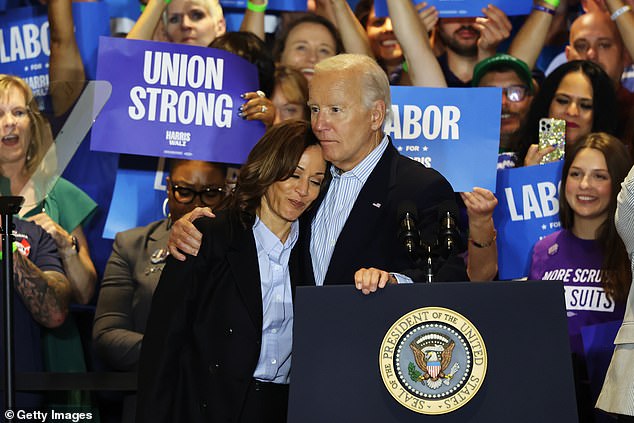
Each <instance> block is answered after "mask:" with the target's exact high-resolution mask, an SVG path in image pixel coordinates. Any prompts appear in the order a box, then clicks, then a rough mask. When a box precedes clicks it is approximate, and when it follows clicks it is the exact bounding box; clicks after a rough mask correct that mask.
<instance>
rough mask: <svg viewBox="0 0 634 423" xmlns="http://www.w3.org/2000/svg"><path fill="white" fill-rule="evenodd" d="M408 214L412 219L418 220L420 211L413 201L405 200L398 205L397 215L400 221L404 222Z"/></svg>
mask: <svg viewBox="0 0 634 423" xmlns="http://www.w3.org/2000/svg"><path fill="white" fill-rule="evenodd" d="M407 213H409V214H410V217H412V218H413V219H415V220H418V209H417V208H416V204H414V202H413V201H411V200H403V201H401V202H400V203H398V209H397V213H396V217H397V218H398V221H399V222H400V221H401V220H403V218H404V217H405V215H406V214H407Z"/></svg>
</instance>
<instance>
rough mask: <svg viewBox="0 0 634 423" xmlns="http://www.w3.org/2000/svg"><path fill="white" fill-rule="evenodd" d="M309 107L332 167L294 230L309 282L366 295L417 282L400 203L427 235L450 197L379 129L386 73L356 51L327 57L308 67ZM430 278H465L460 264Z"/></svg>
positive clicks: (442, 183)
mask: <svg viewBox="0 0 634 423" xmlns="http://www.w3.org/2000/svg"><path fill="white" fill-rule="evenodd" d="M308 105H309V108H310V111H311V125H312V128H313V132H314V133H315V135H316V136H317V138H318V139H319V141H320V144H321V146H322V149H323V153H324V157H325V158H326V160H328V161H330V162H331V164H332V165H331V168H330V172H331V175H332V180H331V182H330V185H329V187H328V190H327V192H326V194H325V195H324V196H323V198H321V202H320V204H319V206H318V207H316V208H314V209H313V212H312V214H311V215H309V216H307V218H306V219H303V226H302V228H303V229H304V230H303V231H300V233H301V234H302V239H301V244H300V248H299V251H300V253H303V258H304V260H303V262H304V271H305V275H307V276H308V284H311V283H312V282H314V283H315V284H317V285H323V284H333V283H334V284H336V283H350V282H352V281H353V280H354V282H355V285H356V286H357V288H358V289H360V290H362V291H363V292H364V293H366V294H367V293H369V292H373V291H375V290H376V289H377V288H383V287H384V286H385V285H386V284H387V283H388V282H390V283H397V281H398V282H407V281H412V280H414V281H420V280H423V279H424V270H423V269H420V268H416V266H415V265H414V263H413V262H412V260H411V259H410V258H409V256H408V253H407V250H406V248H405V247H404V246H403V245H402V243H401V242H400V241H399V239H398V232H399V217H400V216H398V210H399V207H401V205H402V204H403V203H404V202H411V203H413V204H414V205H415V207H416V209H417V213H418V216H419V222H418V226H419V229H420V231H421V233H426V232H428V231H429V229H432V228H437V227H438V206H439V205H440V204H441V203H443V202H445V201H447V202H453V201H454V199H455V197H454V192H453V190H452V188H451V185H449V183H448V182H447V180H446V179H445V178H444V177H443V176H442V175H440V173H438V172H436V171H435V170H433V169H429V168H426V167H424V166H423V165H421V164H420V163H417V162H415V161H413V160H410V159H408V158H406V157H404V156H402V155H400V154H399V153H398V152H397V150H396V149H395V148H394V146H393V145H392V142H391V140H390V138H389V137H388V136H387V135H385V134H384V132H383V126H384V124H385V122H386V120H387V119H389V118H390V116H391V99H390V87H389V82H388V79H387V76H386V75H385V72H384V71H383V70H382V69H381V68H380V67H379V66H378V65H377V64H376V62H375V61H374V60H372V59H370V58H368V57H365V56H361V55H352V54H344V55H338V56H335V57H331V58H329V59H326V60H324V61H322V62H320V63H319V64H317V66H315V74H314V76H313V78H312V80H311V82H310V90H309V100H308ZM302 247H303V248H302ZM310 276H312V277H313V278H312V279H313V280H312V281H311V280H310V279H311V278H310ZM436 279H437V280H466V279H467V275H466V271H465V268H464V262H463V261H462V260H461V259H459V258H457V257H455V256H454V257H450V258H449V259H448V260H447V261H446V262H443V263H440V266H439V269H438V271H437V275H436Z"/></svg>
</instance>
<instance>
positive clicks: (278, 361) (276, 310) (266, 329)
mask: <svg viewBox="0 0 634 423" xmlns="http://www.w3.org/2000/svg"><path fill="white" fill-rule="evenodd" d="M298 234H299V224H298V222H297V221H295V222H293V223H292V224H291V232H290V234H289V235H288V238H287V239H286V242H285V243H284V244H282V242H281V241H280V239H279V238H278V237H277V236H275V234H273V232H271V230H270V229H269V228H268V227H267V226H266V225H265V224H264V223H263V222H262V221H261V220H260V218H259V217H257V216H256V218H255V223H254V225H253V236H254V237H255V246H256V248H257V252H258V264H259V268H260V286H261V288H262V312H263V318H262V346H261V348H260V359H259V360H258V365H257V367H256V368H255V372H254V373H253V377H254V378H255V379H257V380H261V381H264V382H273V383H289V381H290V375H289V373H290V369H291V348H292V345H293V297H292V293H291V276H290V273H289V270H288V259H289V257H290V255H291V249H292V248H293V246H294V245H295V242H297V238H298Z"/></svg>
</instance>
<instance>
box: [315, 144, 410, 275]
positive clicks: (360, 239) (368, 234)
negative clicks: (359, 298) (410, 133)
mask: <svg viewBox="0 0 634 423" xmlns="http://www.w3.org/2000/svg"><path fill="white" fill-rule="evenodd" d="M389 142H390V143H389V144H388V146H387V149H386V150H385V152H384V153H383V155H382V156H381V159H380V160H379V162H378V163H377V165H376V167H375V168H374V169H373V170H372V173H371V174H370V176H369V177H368V180H367V181H366V183H365V184H364V185H363V188H361V191H360V192H359V196H358V197H357V200H356V201H355V203H354V206H353V207H352V210H351V211H350V216H348V219H347V220H346V223H345V224H344V226H343V229H342V230H341V234H339V238H337V245H336V246H335V250H334V251H333V254H332V258H331V259H330V265H329V266H328V272H327V273H326V278H325V281H331V282H351V281H340V280H338V279H340V278H341V277H342V276H340V275H339V272H340V269H341V268H342V267H345V263H346V262H347V261H349V257H351V256H354V255H358V254H359V251H360V250H363V248H364V246H365V245H367V244H369V243H370V241H371V240H372V238H373V236H374V231H373V229H372V228H374V227H376V225H378V224H379V223H380V222H381V221H382V219H390V218H391V217H390V216H386V215H385V214H386V212H387V210H388V206H387V201H388V198H389V191H390V189H391V187H392V185H393V181H394V166H393V162H394V160H396V159H397V158H398V153H397V152H396V149H395V148H394V147H393V146H392V143H391V140H389ZM394 219H396V217H394Z"/></svg>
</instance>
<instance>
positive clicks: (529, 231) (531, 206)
mask: <svg viewBox="0 0 634 423" xmlns="http://www.w3.org/2000/svg"><path fill="white" fill-rule="evenodd" d="M562 168H563V161H558V162H555V163H549V164H546V165H543V166H528V167H521V168H511V169H503V170H500V171H498V180H497V190H496V191H495V196H496V197H497V199H498V205H497V207H496V208H495V211H494V213H493V220H494V222H495V228H496V230H497V233H498V235H497V244H498V268H499V274H500V279H518V278H523V277H526V276H528V271H529V267H530V262H531V251H532V250H533V245H535V243H536V242H537V241H539V240H540V239H542V238H543V237H545V236H546V235H549V234H551V233H553V232H555V231H558V230H559V229H560V223H559V188H560V185H561V171H562Z"/></svg>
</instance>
